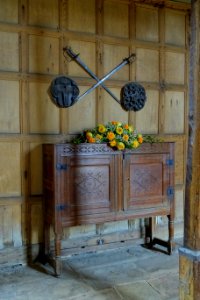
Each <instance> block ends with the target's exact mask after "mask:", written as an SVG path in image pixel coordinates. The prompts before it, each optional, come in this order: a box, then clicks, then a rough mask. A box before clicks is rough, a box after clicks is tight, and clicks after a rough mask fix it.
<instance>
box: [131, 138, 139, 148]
mask: <svg viewBox="0 0 200 300" xmlns="http://www.w3.org/2000/svg"><path fill="white" fill-rule="evenodd" d="M138 146H139V142H138V141H137V140H134V141H133V143H132V147H133V148H137V147H138Z"/></svg>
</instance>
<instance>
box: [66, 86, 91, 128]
mask: <svg viewBox="0 0 200 300" xmlns="http://www.w3.org/2000/svg"><path fill="white" fill-rule="evenodd" d="M88 88H89V87H88V86H82V87H80V86H79V89H80V95H82V94H83V93H84V92H85V91H86V90H87V89H88ZM64 116H65V120H64V122H65V131H66V132H68V133H69V134H75V133H79V132H82V130H83V129H87V128H92V127H94V126H96V100H95V91H93V92H91V93H90V94H88V95H87V96H85V97H84V98H83V99H82V100H80V102H77V103H76V104H75V105H73V106H71V107H69V109H68V110H67V111H66V113H65V114H64Z"/></svg>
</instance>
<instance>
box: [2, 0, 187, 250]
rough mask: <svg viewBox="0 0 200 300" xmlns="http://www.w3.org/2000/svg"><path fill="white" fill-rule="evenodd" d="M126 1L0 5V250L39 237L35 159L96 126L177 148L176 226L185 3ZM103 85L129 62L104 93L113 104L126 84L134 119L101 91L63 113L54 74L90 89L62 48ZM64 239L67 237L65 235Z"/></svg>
mask: <svg viewBox="0 0 200 300" xmlns="http://www.w3.org/2000/svg"><path fill="white" fill-rule="evenodd" d="M146 2H147V4H146V3H145V1H141V2H140V1H132V0H130V1H129V0H96V1H95V0H60V1H59V0H19V1H18V0H0V7H1V9H0V106H1V109H0V248H1V249H3V248H6V247H7V246H11V247H18V246H21V245H23V244H26V243H27V242H30V243H38V242H40V241H41V238H42V153H41V149H42V147H41V145H42V143H46V142H58V141H62V142H63V141H69V140H70V139H71V137H72V136H74V134H76V133H78V132H80V131H82V130H83V129H85V128H88V127H93V126H95V125H96V124H97V123H99V122H107V121H112V120H119V121H123V122H129V123H130V124H133V125H134V126H135V127H136V128H137V129H138V131H140V132H142V133H149V134H154V135H158V136H160V137H162V138H163V139H164V140H166V141H175V142H176V193H175V195H176V220H177V222H179V221H182V218H183V215H182V209H183V200H184V179H185V162H186V151H185V150H186V143H187V114H188V108H187V103H188V95H187V92H188V91H187V69H188V45H187V44H188V14H189V6H188V4H181V3H175V2H173V1H155V0H152V1H146ZM65 46H71V47H72V49H73V50H74V51H75V52H77V53H80V57H81V59H82V60H83V61H84V62H85V64H87V65H88V67H89V68H90V69H91V70H92V71H93V72H94V73H95V74H97V76H98V77H102V76H103V75H105V74H106V73H107V72H109V71H110V70H111V69H112V68H114V67H115V66H116V65H117V64H119V63H120V62H121V61H122V59H123V58H125V57H127V56H129V55H130V54H131V53H136V61H135V62H134V63H132V64H131V65H126V66H125V67H123V68H122V69H121V70H120V71H118V72H117V73H115V74H114V75H113V76H112V77H111V78H109V80H107V81H106V85H107V86H108V87H109V88H110V89H111V91H112V92H113V93H114V94H115V95H116V96H117V97H119V98H120V90H121V88H122V86H123V85H124V84H126V83H127V82H128V81H138V82H140V83H141V84H142V85H143V86H144V87H145V89H146V93H147V98H148V100H147V103H146V105H145V107H144V109H142V110H141V111H139V112H137V113H135V112H126V111H124V110H123V109H122V108H121V106H120V105H119V104H118V103H117V102H116V101H114V99H112V98H111V96H110V95H108V94H107V93H106V92H105V91H104V90H103V89H101V88H98V89H95V90H94V91H93V92H92V93H90V94H88V95H87V96H86V97H85V98H83V99H82V100H81V101H80V102H78V103H76V104H75V105H74V106H72V107H70V108H68V109H59V108H57V107H56V106H55V105H54V104H53V103H52V101H51V100H50V98H49V95H48V88H49V85H50V83H51V81H52V80H53V78H55V77H56V76H58V75H61V74H64V75H66V76H69V77H71V78H72V79H74V80H75V81H76V82H77V84H78V86H79V88H80V92H81V93H82V92H84V91H85V90H86V89H88V87H90V86H91V85H92V84H93V83H94V80H92V79H91V78H90V77H89V75H88V74H87V73H86V72H85V71H84V70H82V69H81V68H80V67H79V66H78V65H77V64H76V62H74V61H70V60H68V59H65V58H64V56H63V51H62V49H63V47H65ZM71 232H72V233H73V230H72V231H71Z"/></svg>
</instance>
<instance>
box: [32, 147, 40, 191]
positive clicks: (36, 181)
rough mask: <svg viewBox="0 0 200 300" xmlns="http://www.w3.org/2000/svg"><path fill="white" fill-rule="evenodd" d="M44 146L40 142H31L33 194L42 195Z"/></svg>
mask: <svg viewBox="0 0 200 300" xmlns="http://www.w3.org/2000/svg"><path fill="white" fill-rule="evenodd" d="M42 175H43V172H42V146H41V144H38V143H31V144H30V176H31V180H30V182H31V195H41V194H42V192H43V189H42Z"/></svg>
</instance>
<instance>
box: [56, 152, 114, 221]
mask: <svg viewBox="0 0 200 300" xmlns="http://www.w3.org/2000/svg"><path fill="white" fill-rule="evenodd" d="M61 160H62V162H61V163H62V165H65V166H66V170H65V171H64V172H62V177H61V189H60V191H61V193H63V195H61V198H60V199H62V201H63V203H61V205H62V207H63V208H64V209H63V218H65V216H66V210H67V212H68V213H67V215H68V216H70V217H74V216H76V217H78V216H82V215H90V214H99V213H107V212H111V211H113V210H114V209H115V201H116V200H115V189H114V173H115V169H114V168H115V163H114V162H115V158H114V156H112V155H110V156H109V155H108V156H107V155H102V156H100V155H99V156H97V155H95V156H78V157H76V156H75V157H62V158H61Z"/></svg>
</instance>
